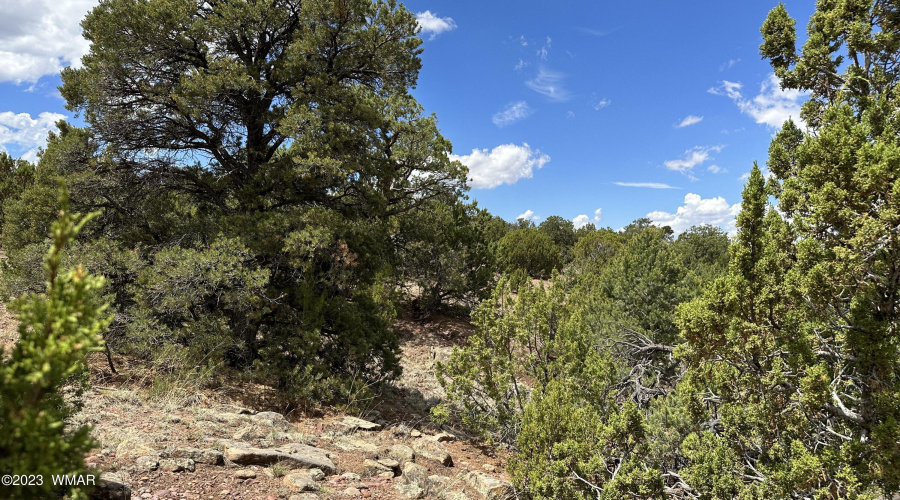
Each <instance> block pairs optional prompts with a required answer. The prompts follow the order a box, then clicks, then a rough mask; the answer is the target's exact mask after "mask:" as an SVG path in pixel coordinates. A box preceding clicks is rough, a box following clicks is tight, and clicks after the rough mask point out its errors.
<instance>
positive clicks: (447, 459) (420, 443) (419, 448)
mask: <svg viewBox="0 0 900 500" xmlns="http://www.w3.org/2000/svg"><path fill="white" fill-rule="evenodd" d="M412 447H413V450H415V452H416V454H417V455H419V456H420V457H423V458H427V459H428V460H434V461H436V462H439V463H440V464H441V465H444V466H446V467H453V458H452V457H451V456H450V452H449V451H447V448H446V447H445V446H444V445H442V444H441V443H438V442H437V441H434V440H431V439H417V440H416V441H414V442H413V446H412Z"/></svg>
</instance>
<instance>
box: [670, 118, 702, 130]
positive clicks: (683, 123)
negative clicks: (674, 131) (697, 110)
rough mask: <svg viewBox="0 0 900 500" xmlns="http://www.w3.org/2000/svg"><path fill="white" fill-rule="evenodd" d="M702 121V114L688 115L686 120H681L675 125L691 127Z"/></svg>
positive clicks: (677, 126)
mask: <svg viewBox="0 0 900 500" xmlns="http://www.w3.org/2000/svg"><path fill="white" fill-rule="evenodd" d="M702 121H703V117H702V116H694V115H687V116H686V117H685V118H684V120H681V123H679V124H678V125H675V127H676V128H684V127H690V126H691V125H696V124H698V123H700V122H702Z"/></svg>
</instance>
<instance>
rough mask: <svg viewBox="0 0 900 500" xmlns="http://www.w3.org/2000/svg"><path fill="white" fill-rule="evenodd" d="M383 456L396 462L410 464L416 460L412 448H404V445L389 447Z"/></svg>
mask: <svg viewBox="0 0 900 500" xmlns="http://www.w3.org/2000/svg"><path fill="white" fill-rule="evenodd" d="M384 455H387V456H388V457H390V458H393V459H394V460H396V461H398V462H401V463H402V462H412V461H413V460H414V459H415V458H416V453H415V452H414V451H413V449H412V448H410V447H409V446H406V445H405V444H395V445H393V446H391V447H390V448H389V449H388V450H387V451H386V452H385V453H384Z"/></svg>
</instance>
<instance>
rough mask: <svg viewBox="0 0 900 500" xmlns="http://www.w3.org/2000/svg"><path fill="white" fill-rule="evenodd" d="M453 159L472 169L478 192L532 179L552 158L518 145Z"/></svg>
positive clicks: (483, 150) (509, 145)
mask: <svg viewBox="0 0 900 500" xmlns="http://www.w3.org/2000/svg"><path fill="white" fill-rule="evenodd" d="M450 159H451V160H455V161H459V162H461V163H462V164H463V165H465V166H467V167H469V184H470V185H471V186H472V187H473V188H476V189H492V188H495V187H497V186H499V185H501V184H515V183H516V181H518V180H519V179H530V178H531V176H532V175H533V172H534V170H535V169H538V168H541V167H543V166H544V164H545V163H547V162H548V161H550V157H549V156H547V155H545V154H543V153H541V152H540V151H538V150H537V149H531V146H529V145H528V144H527V143H524V144H522V145H521V146H517V145H515V144H503V145H500V146H497V147H495V148H494V149H492V150H491V151H488V150H487V149H473V150H472V154H469V155H465V156H458V155H450Z"/></svg>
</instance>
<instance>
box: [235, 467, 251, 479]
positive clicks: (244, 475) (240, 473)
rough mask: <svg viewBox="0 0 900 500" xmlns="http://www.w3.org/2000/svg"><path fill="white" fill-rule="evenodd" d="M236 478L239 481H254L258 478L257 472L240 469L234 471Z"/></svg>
mask: <svg viewBox="0 0 900 500" xmlns="http://www.w3.org/2000/svg"><path fill="white" fill-rule="evenodd" d="M234 477H236V478H238V479H253V478H255V477H256V471H255V470H251V469H239V470H236V471H234Z"/></svg>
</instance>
